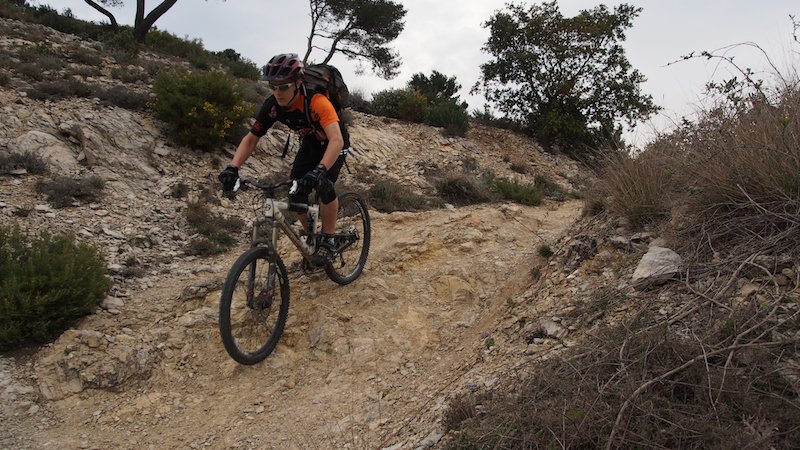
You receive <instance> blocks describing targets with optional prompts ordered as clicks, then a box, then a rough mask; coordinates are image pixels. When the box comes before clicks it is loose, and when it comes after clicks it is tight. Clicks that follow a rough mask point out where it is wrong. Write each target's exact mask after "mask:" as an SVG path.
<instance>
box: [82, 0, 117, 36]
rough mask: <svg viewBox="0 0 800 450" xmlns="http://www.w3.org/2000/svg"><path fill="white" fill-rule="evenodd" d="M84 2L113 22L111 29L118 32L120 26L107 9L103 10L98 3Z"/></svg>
mask: <svg viewBox="0 0 800 450" xmlns="http://www.w3.org/2000/svg"><path fill="white" fill-rule="evenodd" d="M83 1H85V2H86V3H87V4H88V5H89V6H91V7H92V8H94V9H96V10H98V11H100V13H101V14H102V15H104V16H106V17H108V20H109V21H111V28H114V29H115V30H116V29H117V28H118V27H119V25H118V24H117V19H116V18H114V15H113V14H111V13H110V12H109V11H108V10H107V9H105V8H103V7H102V6H100V5H99V4H98V3H95V2H93V1H92V0H83Z"/></svg>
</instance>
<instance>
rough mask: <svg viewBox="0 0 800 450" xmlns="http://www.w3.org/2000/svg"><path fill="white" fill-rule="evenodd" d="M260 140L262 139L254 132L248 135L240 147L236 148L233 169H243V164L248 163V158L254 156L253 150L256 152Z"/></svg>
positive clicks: (232, 162) (232, 160) (232, 163)
mask: <svg viewBox="0 0 800 450" xmlns="http://www.w3.org/2000/svg"><path fill="white" fill-rule="evenodd" d="M259 139H260V138H259V137H258V136H256V135H255V134H253V133H252V132H251V133H247V135H245V137H243V138H242V141H241V142H240V143H239V147H237V148H236V153H234V154H233V159H231V165H232V166H233V167H241V166H242V164H244V162H245V161H247V158H249V157H250V155H252V154H253V150H255V148H256V144H258V140H259Z"/></svg>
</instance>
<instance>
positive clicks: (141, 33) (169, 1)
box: [133, 0, 178, 44]
mask: <svg viewBox="0 0 800 450" xmlns="http://www.w3.org/2000/svg"><path fill="white" fill-rule="evenodd" d="M177 2H178V0H164V1H163V2H161V4H159V5H158V6H156V7H155V9H153V10H152V11H150V14H148V15H147V16H146V17H144V0H136V22H135V23H134V25H133V39H134V40H135V41H136V42H138V43H140V44H141V43H143V42H144V37H145V36H146V35H147V32H148V31H150V28H152V26H153V24H155V23H156V20H158V19H159V17H161V16H163V15H164V13H166V12H167V11H169V9H170V8H172V7H173V6H174V5H175V3H177Z"/></svg>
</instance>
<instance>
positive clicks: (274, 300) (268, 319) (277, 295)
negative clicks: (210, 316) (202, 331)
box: [219, 247, 289, 365]
mask: <svg viewBox="0 0 800 450" xmlns="http://www.w3.org/2000/svg"><path fill="white" fill-rule="evenodd" d="M288 315H289V278H288V277H287V274H286V267H285V266H284V265H283V261H282V260H281V258H280V257H279V256H278V255H277V254H275V253H274V252H272V251H270V250H269V249H267V248H265V247H253V248H251V249H249V250H247V251H246V252H244V253H243V254H242V256H240V257H239V259H237V260H236V262H234V263H233V266H232V267H231V270H230V272H229V273H228V277H227V278H226V279H225V285H224V286H223V287H222V295H221V296H220V300H219V332H220V335H221V336H222V344H223V345H224V346H225V350H226V351H227V352H228V354H229V355H231V358H233V359H234V360H236V361H237V362H239V363H241V364H245V365H251V364H255V363H257V362H260V361H263V360H264V358H266V357H267V356H269V354H270V353H272V351H273V350H274V349H275V346H276V345H277V344H278V340H279V339H280V337H281V334H282V333H283V327H284V326H285V325H286V318H287V316H288Z"/></svg>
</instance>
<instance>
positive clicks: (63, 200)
mask: <svg viewBox="0 0 800 450" xmlns="http://www.w3.org/2000/svg"><path fill="white" fill-rule="evenodd" d="M104 187H105V182H104V181H103V179H102V178H100V177H98V176H95V175H92V176H90V177H88V178H83V179H80V178H70V177H65V176H59V177H56V178H54V179H52V180H42V181H39V182H38V183H36V191H37V192H39V193H40V194H44V195H45V196H47V200H48V201H49V202H50V204H51V205H53V206H54V207H56V208H65V207H67V206H71V205H72V204H73V203H75V202H79V203H92V202H96V201H98V200H99V199H100V197H101V196H102V193H103V188H104Z"/></svg>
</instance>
